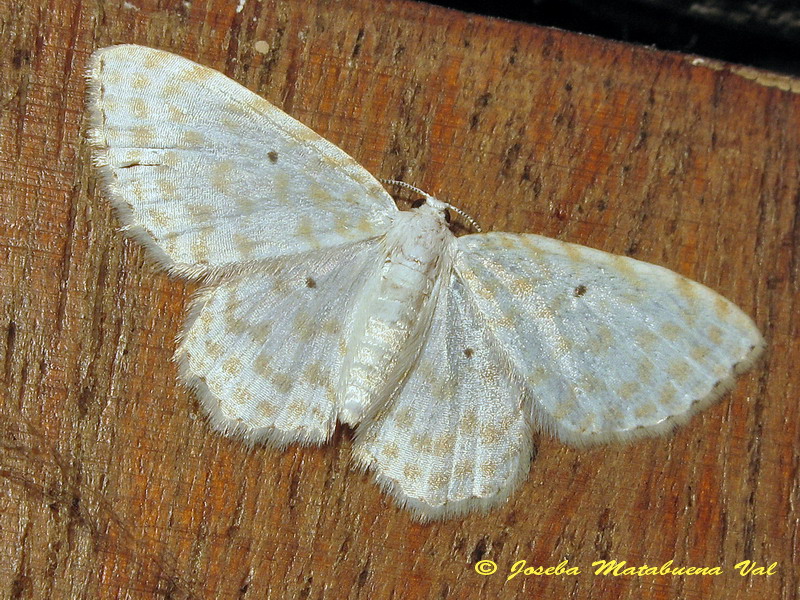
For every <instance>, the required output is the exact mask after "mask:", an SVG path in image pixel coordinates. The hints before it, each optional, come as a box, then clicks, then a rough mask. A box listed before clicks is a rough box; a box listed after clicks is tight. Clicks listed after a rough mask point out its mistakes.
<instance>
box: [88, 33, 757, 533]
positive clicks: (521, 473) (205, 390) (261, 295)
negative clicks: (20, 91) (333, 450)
mask: <svg viewBox="0 0 800 600" xmlns="http://www.w3.org/2000/svg"><path fill="white" fill-rule="evenodd" d="M88 79H89V87H90V98H89V106H90V112H91V126H90V139H91V144H92V146H93V148H94V152H95V154H94V157H95V162H96V164H97V166H98V167H99V170H100V173H101V175H102V178H103V181H104V183H105V188H106V191H107V194H108V196H109V197H110V198H111V200H112V201H113V203H114V205H115V206H116V208H117V211H118V213H119V216H120V218H121V220H122V222H123V223H124V225H125V227H124V229H125V231H126V232H127V233H128V234H129V235H131V236H133V237H134V238H136V239H137V240H139V241H140V242H142V243H143V244H144V245H145V246H146V247H147V248H148V249H149V250H150V253H151V254H152V256H153V257H154V258H155V260H156V261H157V262H158V263H159V264H160V265H161V266H162V267H164V268H165V269H167V270H168V271H169V272H170V273H173V274H177V275H180V276H184V277H188V278H193V279H200V280H202V281H203V282H205V283H206V284H207V285H206V287H205V288H204V289H203V291H202V292H201V294H200V295H199V297H198V299H197V300H196V302H195V303H194V306H193V309H192V310H191V315H190V317H189V319H188V321H187V324H186V327H185V330H184V332H183V334H182V336H181V340H180V345H179V347H178V350H177V353H176V358H177V361H178V363H179V365H180V373H181V376H182V378H183V379H184V380H185V381H186V382H188V384H189V385H191V386H192V387H193V388H195V389H196V390H197V394H198V396H199V398H200V400H201V402H202V405H203V406H204V407H205V410H206V411H207V412H208V414H209V415H210V419H211V423H212V425H213V426H214V427H215V428H216V429H218V430H220V431H221V432H223V433H226V434H233V435H238V436H241V437H243V438H244V439H246V440H248V441H249V442H261V441H264V442H268V443H270V444H273V445H277V446H283V445H285V444H289V443H293V442H297V443H301V444H321V443H323V442H325V441H326V440H328V439H330V437H331V434H332V433H333V431H334V428H335V427H336V424H337V421H338V422H342V423H346V424H348V425H350V426H353V427H356V436H355V441H354V455H355V456H354V457H355V461H356V463H357V464H358V465H360V466H361V467H363V468H365V469H371V470H373V471H374V473H375V476H376V478H377V480H378V482H380V484H382V485H383V487H384V488H385V489H386V490H388V491H389V492H390V493H391V494H392V495H393V496H394V497H395V498H396V499H397V501H398V502H399V504H401V505H403V506H406V507H408V508H410V509H411V510H412V512H413V513H414V515H415V516H416V517H417V518H419V519H422V520H427V519H434V518H440V517H444V516H451V515H454V514H460V513H465V512H467V511H470V510H473V509H485V508H487V507H489V506H491V505H494V504H496V503H498V502H500V501H501V500H503V499H505V498H507V497H508V495H509V494H510V493H511V491H512V490H513V489H514V487H515V486H516V485H517V484H518V483H519V482H520V481H521V480H522V479H523V478H524V477H525V476H526V475H527V473H528V471H529V466H530V460H531V439H532V429H538V430H543V431H546V432H549V433H552V434H555V435H556V436H558V437H559V438H560V439H561V440H564V441H565V442H569V443H571V444H575V445H586V444H591V443H594V442H605V441H609V440H626V439H629V438H633V437H637V436H644V435H653V434H659V433H663V432H666V431H668V430H670V429H672V428H673V426H675V425H676V424H677V423H681V422H684V421H686V420H687V419H688V418H689V416H691V415H692V414H693V413H695V412H697V411H698V410H700V409H701V408H703V407H705V406H706V405H708V404H709V403H710V402H712V401H713V400H714V399H716V398H718V397H719V396H720V394H721V393H722V392H723V391H724V390H725V389H727V388H728V387H730V386H731V385H732V382H733V375H734V373H737V372H739V371H742V370H744V369H746V368H747V367H748V366H750V365H751V364H752V362H753V360H754V358H755V357H756V356H757V355H758V353H759V352H760V351H761V349H762V347H763V340H762V338H761V335H760V334H759V332H758V330H757V329H756V327H755V325H754V324H753V322H752V321H751V320H750V318H749V317H747V316H746V315H745V314H744V313H742V311H740V310H739V309H738V308H737V307H736V306H734V305H733V304H732V303H731V302H729V301H728V300H726V299H725V298H723V297H722V296H719V295H718V294H716V293H714V292H713V291H711V290H709V289H708V288H706V287H704V286H702V285H700V284H698V283H695V282H693V281H690V280H688V279H686V278H685V277H682V276H681V275H678V274H676V273H674V272H672V271H669V270H667V269H664V268H662V267H658V266H654V265H651V264H647V263H644V262H640V261H637V260H633V259H631V258H626V257H623V256H615V255H612V254H607V253H605V252H601V251H599V250H593V249H590V248H586V247H584V246H579V245H575V244H568V243H565V242H560V241H557V240H553V239H548V238H544V237H540V236H537V235H531V234H510V233H500V232H491V233H483V234H481V233H478V234H472V235H465V236H462V237H458V238H457V237H455V236H454V235H453V234H452V233H451V231H450V229H449V228H448V225H447V223H446V220H445V213H446V209H447V208H448V207H449V205H447V204H445V203H443V202H440V201H439V200H436V199H435V198H432V197H430V196H426V197H425V202H424V203H423V204H422V205H421V206H419V207H418V208H414V209H412V210H408V211H399V210H398V209H397V207H396V206H395V204H394V202H393V200H392V198H391V197H390V196H389V194H388V193H387V192H386V191H385V190H384V188H383V187H382V186H381V185H380V184H379V183H378V181H377V180H375V179H374V178H373V177H372V176H371V175H370V174H369V173H367V172H366V171H365V170H364V169H363V168H362V167H361V166H359V165H358V164H357V163H356V161H355V160H353V159H352V158H350V157H349V156H348V155H347V154H345V153H344V152H343V151H342V150H340V149H339V148H337V147H336V146H334V145H333V144H331V143H330V142H327V141H326V140H324V139H323V138H321V137H320V136H319V135H317V134H316V133H314V132H313V131H311V130H310V129H308V128H307V127H305V126H304V125H302V124H300V123H299V122H297V121H295V120H294V119H292V118H291V117H289V116H288V115H286V114H285V113H283V112H281V111H280V110H278V109H277V108H275V107H274V106H273V105H271V104H270V103H269V102H267V101H265V100H263V99H262V98H259V97H258V96H256V95H255V94H253V93H252V92H250V91H248V90H247V89H246V88H244V87H242V86H241V85H239V84H237V83H235V82H234V81H232V80H230V79H228V78H227V77H225V76H224V75H222V74H221V73H219V72H217V71H214V70H212V69H209V68H206V67H203V66H200V65H198V64H195V63H193V62H191V61H189V60H187V59H184V58H181V57H179V56H176V55H173V54H169V53H167V52H162V51H160V50H154V49H151V48H144V47H141V46H133V45H125V46H114V47H110V48H104V49H102V50H98V51H97V52H96V53H95V54H94V55H93V56H92V58H91V66H90V68H89V72H88Z"/></svg>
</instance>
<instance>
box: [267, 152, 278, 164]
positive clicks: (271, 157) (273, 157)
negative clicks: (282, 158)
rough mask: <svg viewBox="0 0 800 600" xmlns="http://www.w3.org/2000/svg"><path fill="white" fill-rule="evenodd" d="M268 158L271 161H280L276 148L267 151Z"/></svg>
mask: <svg viewBox="0 0 800 600" xmlns="http://www.w3.org/2000/svg"><path fill="white" fill-rule="evenodd" d="M267 158H269V161H270V162H272V163H276V162H278V153H277V152H275V150H270V151H269V152H267Z"/></svg>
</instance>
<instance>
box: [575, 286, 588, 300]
mask: <svg viewBox="0 0 800 600" xmlns="http://www.w3.org/2000/svg"><path fill="white" fill-rule="evenodd" d="M573 293H574V294H575V297H576V298H578V297H580V296H583V295H584V294H585V293H586V286H585V285H583V284H581V285H579V286H578V287H576V288H575V292H573Z"/></svg>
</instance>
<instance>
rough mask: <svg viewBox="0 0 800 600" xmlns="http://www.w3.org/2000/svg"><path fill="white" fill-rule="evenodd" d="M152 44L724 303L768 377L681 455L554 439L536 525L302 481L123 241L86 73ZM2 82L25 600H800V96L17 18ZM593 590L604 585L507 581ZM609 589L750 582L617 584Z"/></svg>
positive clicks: (518, 60) (355, 475)
mask: <svg viewBox="0 0 800 600" xmlns="http://www.w3.org/2000/svg"><path fill="white" fill-rule="evenodd" d="M239 8H241V10H239ZM122 42H133V43H139V44H145V45H150V46H155V47H158V48H162V49H165V50H170V51H174V52H177V53H180V54H183V55H185V56H187V57H189V58H191V59H193V60H196V61H199V62H201V63H203V64H206V65H209V66H212V67H214V68H217V69H219V70H221V71H223V72H224V73H226V74H227V75H229V76H231V77H232V78H234V79H235V80H237V81H239V82H241V83H243V84H244V85H246V86H248V87H249V88H250V89H252V90H254V91H256V92H258V93H259V94H261V95H263V96H264V97H266V98H267V99H269V100H270V101H272V102H273V103H274V104H276V105H277V106H278V107H280V108H282V109H283V110H285V111H286V112H288V113H289V114H291V115H292V116H294V117H295V118H297V119H299V120H300V121H302V122H304V123H306V124H307V125H309V126H311V127H312V128H314V129H315V130H317V131H318V132H319V133H321V134H322V135H324V136H326V137H327V138H328V139H330V140H331V141H332V142H333V143H335V144H337V145H339V146H340V147H342V148H343V149H344V150H345V151H346V152H348V153H349V154H351V155H352V156H353V157H354V158H356V159H357V160H358V161H359V162H361V163H362V164H363V165H364V166H365V167H366V168H367V169H368V170H369V171H370V172H372V173H373V174H375V175H376V176H379V177H393V178H402V179H404V180H406V181H410V182H413V183H414V184H416V185H417V186H420V187H422V188H424V189H426V190H427V191H429V192H431V193H433V194H435V195H439V196H440V197H442V198H445V199H448V200H450V201H452V202H455V203H457V204H458V205H459V206H461V207H462V208H463V209H465V210H467V211H468V212H470V213H471V214H472V215H473V216H474V217H476V218H477V219H478V221H479V222H480V223H481V224H482V225H483V227H484V229H494V230H507V231H517V232H534V233H540V234H543V235H547V236H551V237H556V238H558V239H561V240H566V241H570V242H577V243H581V244H585V245H589V246H593V247H596V248H600V249H603V250H607V251H610V252H615V253H621V254H626V255H628V256H632V257H635V258H638V259H642V260H646V261H650V262H654V263H657V264H661V265H664V266H666V267H668V268H671V269H673V270H676V271H678V272H679V273H681V274H683V275H686V276H688V277H691V278H693V279H696V280H698V281H700V282H702V283H704V284H706V285H708V286H710V287H711V288H713V289H715V290H717V291H719V292H720V293H722V294H723V295H725V296H726V297H728V298H730V299H731V300H733V301H734V302H736V303H737V304H738V305H739V306H741V307H742V308H743V309H744V310H745V311H746V312H747V313H748V314H750V315H752V316H753V318H754V319H755V321H756V322H757V324H758V325H759V327H760V328H761V330H762V332H763V333H764V335H765V337H766V339H767V343H768V349H767V352H766V354H765V356H764V358H763V360H761V361H760V362H759V363H758V364H757V365H756V367H755V368H754V369H753V370H752V371H750V372H749V373H747V374H746V375H744V376H743V377H742V378H740V379H739V381H738V383H737V385H736V387H735V388H734V389H733V390H732V391H731V392H730V393H728V394H726V395H725V396H724V397H723V398H722V400H721V401H719V402H718V403H717V404H715V405H714V406H712V407H711V408H709V409H707V410H706V411H704V412H703V413H701V414H700V415H698V416H696V417H695V418H693V419H692V420H691V421H690V422H689V423H688V424H687V425H685V426H683V427H682V428H680V429H679V430H678V431H676V432H675V433H674V434H673V435H671V436H668V437H663V438H655V439H648V440H643V441H637V442H635V443H630V444H627V445H617V446H614V445H612V446H600V447H596V448H591V449H588V450H587V449H583V450H579V449H573V448H570V447H567V446H565V445H563V444H561V443H559V442H558V441H556V440H554V439H551V438H549V437H547V436H537V437H536V439H535V443H536V447H537V454H536V457H535V459H534V461H533V464H532V467H531V471H530V478H529V479H528V480H527V481H526V482H524V483H523V484H522V485H521V486H520V487H519V488H518V489H517V491H516V492H515V493H514V494H513V495H512V497H511V498H510V500H509V501H508V502H507V503H506V504H504V505H502V506H501V507H500V508H497V509H495V510H493V511H492V512H489V513H488V514H472V515H470V516H467V517H464V518H457V519H451V520H448V521H444V522H441V523H434V524H428V525H422V524H418V523H415V522H414V521H412V520H411V518H410V515H409V513H408V512H405V511H403V510H401V509H398V508H396V507H395V506H394V504H393V503H392V501H391V500H390V499H389V498H388V497H387V496H386V495H384V494H383V493H382V492H381V491H380V489H379V488H378V486H377V485H375V484H374V483H373V482H372V481H371V478H370V476H369V475H367V474H362V473H359V472H356V471H354V470H352V469H351V468H350V466H349V459H348V456H349V452H350V449H351V444H352V432H351V431H350V430H347V429H342V428H340V429H339V430H338V431H337V433H336V435H335V437H334V439H333V440H332V442H331V443H330V444H328V445H326V446H323V447H305V448H304V447H290V448H288V449H287V450H285V451H275V450H271V449H268V448H262V447H258V448H253V449H248V448H247V447H245V446H244V445H243V444H242V443H240V442H239V441H237V440H233V439H227V438H224V437H222V436H220V435H218V434H216V433H214V432H213V431H211V429H210V428H209V426H208V424H207V423H206V421H205V420H204V416H203V413H202V412H201V409H200V407H199V406H198V404H197V401H196V400H195V398H194V397H193V396H192V394H191V393H190V392H188V391H187V390H185V389H184V388H182V387H181V386H180V384H179V383H178V382H177V379H176V368H175V365H174V363H172V362H171V361H170V358H171V356H172V353H173V351H174V349H175V341H174V339H175V336H176V334H177V333H178V331H179V330H180V327H181V323H182V321H183V318H184V311H185V307H186V305H187V301H188V299H189V298H190V296H191V294H192V292H193V290H194V287H193V286H192V285H188V284H186V283H184V282H182V281H181V280H176V279H171V278H169V277H167V276H166V275H165V274H163V273H162V272H159V271H158V270H157V269H155V268H154V266H153V264H152V263H150V262H149V261H148V260H147V259H146V258H145V254H144V251H143V248H141V247H140V246H139V245H138V244H136V243H135V242H133V241H130V240H127V239H124V237H123V236H122V235H121V234H120V232H119V231H118V226H119V224H118V222H117V220H116V218H115V216H114V214H113V213H112V210H111V208H110V206H109V203H108V202H107V200H106V198H104V197H103V196H102V194H101V193H100V192H99V189H98V185H97V181H96V179H95V178H94V173H93V169H92V168H91V165H90V162H89V154H88V151H87V144H86V141H85V138H84V132H85V126H86V117H85V113H84V92H85V83H84V78H83V75H84V68H85V65H86V63H87V59H88V57H89V55H90V53H91V52H92V51H93V50H94V49H96V48H99V47H102V46H106V45H110V44H113V43H122ZM0 56H2V61H0V107H2V113H0V147H1V150H0V377H1V378H2V385H1V386H0V394H2V403H1V405H0V597H3V598H37V599H38V598H47V599H50V598H55V599H60V598H65V599H73V598H90V599H92V598H243V599H250V598H259V599H264V598H277V599H282V598H313V599H323V598H325V599H339V598H370V599H373V598H453V599H461V598H514V597H520V598H566V599H573V598H574V599H578V598H581V599H582V598H593V599H596V598H622V599H640V598H658V599H661V598H664V599H667V598H686V599H701V598H702V599H704V600H706V599H725V600H734V599H745V598H748V599H750V598H770V599H780V600H788V599H792V598H796V597H797V590H798V586H800V575H798V564H797V563H798V546H800V527H799V526H798V519H799V518H800V512H799V511H800V497H799V496H800V493H799V491H798V471H800V457H799V456H798V447H800V414H798V391H799V389H800V385H799V384H800V369H798V368H797V365H798V364H800V351H799V350H798V348H799V346H798V343H797V335H798V331H797V323H798V319H797V316H798V284H799V283H800V249H799V248H798V242H799V241H800V214H798V197H800V187H799V185H798V182H800V173H799V172H798V171H799V170H800V135H799V132H798V123H800V96H798V94H797V93H796V92H793V91H792V90H798V89H800V88H798V86H797V85H796V83H797V82H796V81H792V80H787V79H782V78H780V77H774V76H771V75H769V74H759V73H758V72H755V73H754V72H753V71H752V70H749V71H746V72H745V71H741V70H740V69H738V67H736V66H735V65H727V64H720V63H715V62H711V61H703V60H698V59H697V58H696V57H690V56H685V55H680V54H671V53H664V52H659V51H657V50H654V49H650V48H644V47H638V46H630V45H625V44H620V43H616V42H609V41H605V40H602V39H598V38H593V37H587V36H580V35H576V34H572V33H567V32H563V31H558V30H553V29H545V28H539V27H533V26H528V25H523V24H518V23H513V22H507V21H500V20H492V19H487V18H482V17H476V16H471V15H466V14H462V13H458V12H454V11H448V10H444V9H441V8H436V7H432V6H429V5H426V4H418V3H409V2H370V1H369V0H359V1H351V2H334V1H324V0H317V1H296V2H295V1H291V2H273V1H269V0H263V1H257V0H245V1H243V2H241V3H239V2H238V1H237V0H225V1H222V0H189V1H185V2H182V1H174V2H173V1H167V0H161V1H157V0H130V1H129V2H118V1H107V2H100V1H96V0H95V1H91V0H76V1H66V0H65V1H61V2H59V1H58V0H50V1H49V2H48V1H44V0H30V1H22V0H18V1H13V0H0ZM564 559H566V560H568V561H569V562H568V565H569V566H577V567H579V568H580V570H581V573H580V574H579V575H571V576H567V575H561V576H556V575H553V576H534V575H532V576H522V575H521V576H518V577H515V578H513V579H511V580H510V581H507V580H506V575H507V574H508V572H509V569H510V568H511V565H512V564H513V563H514V562H516V561H518V560H526V561H527V565H529V566H533V565H543V566H554V565H557V564H558V563H559V562H561V561H562V560H564ZM600 559H615V560H618V561H623V560H624V561H628V565H629V566H641V565H644V564H647V565H655V566H660V565H662V564H663V563H665V562H666V561H670V560H672V561H674V563H673V566H675V567H678V566H696V567H702V566H705V567H715V566H718V567H721V568H722V570H723V573H722V574H720V575H716V576H712V575H707V576H700V575H691V576H690V575H683V576H678V575H650V576H641V577H640V576H617V577H614V576H600V575H595V574H593V568H592V566H591V565H592V563H593V562H594V561H596V560H600ZM479 560H492V561H495V562H496V563H497V565H498V571H497V572H496V573H495V574H494V575H489V576H484V575H479V574H477V573H476V572H475V570H474V565H475V564H476V562H477V561H479ZM742 560H752V561H756V562H757V564H758V566H761V567H766V566H768V565H770V564H771V563H777V565H776V566H775V568H774V571H775V573H774V574H772V575H769V576H767V575H752V574H751V575H749V576H742V575H740V574H738V573H737V572H736V571H735V570H734V565H735V564H737V563H739V562H740V561H742Z"/></svg>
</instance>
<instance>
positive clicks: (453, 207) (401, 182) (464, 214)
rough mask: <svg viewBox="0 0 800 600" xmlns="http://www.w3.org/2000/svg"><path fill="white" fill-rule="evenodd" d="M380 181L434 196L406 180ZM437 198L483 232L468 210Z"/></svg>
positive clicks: (428, 196)
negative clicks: (465, 210)
mask: <svg viewBox="0 0 800 600" xmlns="http://www.w3.org/2000/svg"><path fill="white" fill-rule="evenodd" d="M378 181H380V182H381V183H385V184H387V185H395V186H397V187H401V188H405V189H407V190H410V191H412V192H416V193H418V194H422V195H423V196H425V197H426V198H433V196H431V195H430V194H428V193H426V192H423V191H422V190H421V189H419V188H418V187H415V186H413V185H411V184H410V183H406V182H405V181H398V180H397V179H379V180H378ZM435 200H439V202H441V203H442V204H444V205H445V206H447V208H449V209H451V210H452V211H453V212H454V213H456V214H457V215H459V216H460V217H461V218H462V219H464V221H466V222H467V224H469V225H470V226H471V227H472V228H473V229H474V230H475V231H477V232H478V233H482V232H483V229H481V226H480V225H478V222H477V221H476V220H475V219H473V218H472V216H470V215H469V214H467V213H466V212H464V211H463V210H461V209H460V208H458V207H457V206H453V205H452V204H450V203H449V202H445V201H444V200H440V199H439V198H435Z"/></svg>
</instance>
